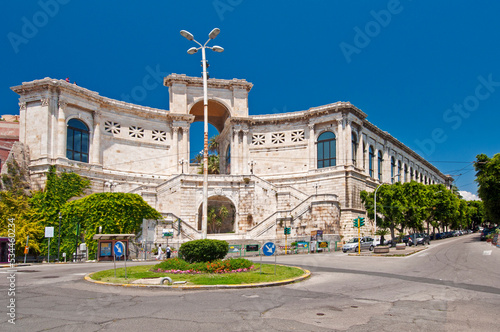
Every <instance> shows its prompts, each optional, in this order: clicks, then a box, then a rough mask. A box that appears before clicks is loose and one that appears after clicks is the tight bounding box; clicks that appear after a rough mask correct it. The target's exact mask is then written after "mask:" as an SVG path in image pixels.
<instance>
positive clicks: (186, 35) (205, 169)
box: [180, 28, 224, 239]
mask: <svg viewBox="0 0 500 332" xmlns="http://www.w3.org/2000/svg"><path fill="white" fill-rule="evenodd" d="M219 32H220V29H219V28H215V29H213V30H212V31H211V32H210V33H209V34H208V40H207V41H206V43H205V44H203V45H202V44H200V43H199V42H198V41H196V40H195V39H194V36H193V35H192V34H191V33H189V32H187V31H186V30H181V32H180V33H181V36H183V37H184V38H186V39H187V40H192V41H194V42H195V43H196V44H198V45H199V46H200V47H191V48H190V49H189V50H188V51H187V52H188V54H195V53H196V52H198V50H200V49H201V63H202V66H203V124H204V126H203V132H204V134H203V140H204V141H203V212H202V219H201V232H202V234H201V237H202V239H206V238H207V212H208V206H207V205H208V96H207V60H206V56H205V49H206V48H209V49H211V50H212V51H215V52H218V53H221V52H224V49H223V48H222V47H220V46H212V47H210V46H207V44H208V42H209V41H210V40H212V39H214V38H215V37H217V35H218V34H219Z"/></svg>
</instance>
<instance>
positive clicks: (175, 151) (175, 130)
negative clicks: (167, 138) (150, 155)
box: [172, 127, 179, 173]
mask: <svg viewBox="0 0 500 332" xmlns="http://www.w3.org/2000/svg"><path fill="white" fill-rule="evenodd" d="M178 143H179V127H172V157H173V163H174V165H175V170H176V172H177V173H178V172H179V146H178V145H179V144H178Z"/></svg>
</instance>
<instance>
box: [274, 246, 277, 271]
mask: <svg viewBox="0 0 500 332" xmlns="http://www.w3.org/2000/svg"><path fill="white" fill-rule="evenodd" d="M276 256H277V255H276V251H274V275H276Z"/></svg>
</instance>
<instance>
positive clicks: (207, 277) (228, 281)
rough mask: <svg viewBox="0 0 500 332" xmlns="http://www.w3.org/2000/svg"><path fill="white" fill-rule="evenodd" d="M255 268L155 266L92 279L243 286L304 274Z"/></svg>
mask: <svg viewBox="0 0 500 332" xmlns="http://www.w3.org/2000/svg"><path fill="white" fill-rule="evenodd" d="M254 266H255V269H254V270H252V271H249V272H241V273H227V274H217V273H215V274H211V273H202V274H173V273H158V272H151V271H149V270H150V269H151V268H152V267H153V265H140V266H132V267H127V277H128V278H127V279H125V268H119V269H116V278H115V271H114V269H111V270H105V271H100V272H96V273H94V274H92V276H91V278H92V279H93V280H98V281H104V282H110V283H119V284H129V283H131V282H132V281H134V280H137V279H144V278H160V277H170V278H172V281H187V284H188V285H241V284H252V283H261V282H272V281H280V280H285V279H291V278H295V277H298V276H301V275H303V274H304V271H303V270H301V269H299V268H296V267H289V266H281V265H277V266H276V275H275V274H274V265H273V264H262V273H260V264H258V263H254Z"/></svg>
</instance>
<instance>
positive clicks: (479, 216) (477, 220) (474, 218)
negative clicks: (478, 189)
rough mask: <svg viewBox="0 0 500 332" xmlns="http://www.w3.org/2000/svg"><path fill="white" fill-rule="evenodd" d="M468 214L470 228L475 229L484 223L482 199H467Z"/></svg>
mask: <svg viewBox="0 0 500 332" xmlns="http://www.w3.org/2000/svg"><path fill="white" fill-rule="evenodd" d="M467 205H468V206H469V215H470V225H469V228H470V229H474V230H475V229H477V228H478V227H479V226H480V225H482V224H483V223H484V207H483V202H482V201H468V202H467Z"/></svg>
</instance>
